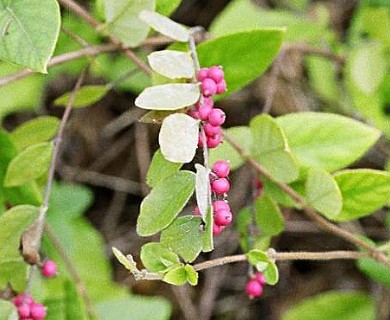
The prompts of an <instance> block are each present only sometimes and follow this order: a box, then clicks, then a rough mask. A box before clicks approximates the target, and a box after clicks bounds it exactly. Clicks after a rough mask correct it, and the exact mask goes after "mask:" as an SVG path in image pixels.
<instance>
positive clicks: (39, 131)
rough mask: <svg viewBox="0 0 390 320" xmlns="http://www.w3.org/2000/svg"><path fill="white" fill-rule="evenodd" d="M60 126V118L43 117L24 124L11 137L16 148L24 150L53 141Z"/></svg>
mask: <svg viewBox="0 0 390 320" xmlns="http://www.w3.org/2000/svg"><path fill="white" fill-rule="evenodd" d="M59 125H60V120H59V119H58V118H56V117H51V116H42V117H38V118H35V119H32V120H30V121H27V122H25V123H23V124H22V125H20V126H19V127H17V128H16V129H15V130H14V131H12V133H11V134H10V137H11V139H12V142H13V143H14V145H15V146H16V148H18V149H19V150H22V149H24V148H26V147H30V146H32V145H34V144H37V143H40V142H45V141H48V140H50V139H52V138H53V137H54V135H55V134H56V132H57V129H58V126H59Z"/></svg>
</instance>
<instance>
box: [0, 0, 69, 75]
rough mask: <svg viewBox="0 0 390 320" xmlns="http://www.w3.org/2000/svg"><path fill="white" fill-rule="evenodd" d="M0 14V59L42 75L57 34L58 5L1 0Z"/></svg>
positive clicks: (51, 1) (40, 0)
mask: <svg viewBox="0 0 390 320" xmlns="http://www.w3.org/2000/svg"><path fill="white" fill-rule="evenodd" d="M43 8H44V9H43ZM0 12H1V14H0V29H1V30H2V34H1V35H0V37H1V41H0V59H2V60H5V61H9V62H12V63H15V64H17V65H20V66H23V67H27V68H29V69H32V70H34V71H38V72H42V73H46V71H47V70H46V66H47V63H48V61H49V59H50V58H51V56H52V54H53V51H54V48H55V45H56V42H57V38H58V34H59V31H60V23H61V21H60V8H59V5H58V2H57V1H55V0H29V1H27V2H26V1H15V0H1V1H0Z"/></svg>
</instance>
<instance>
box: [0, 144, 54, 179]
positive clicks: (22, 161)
mask: <svg viewBox="0 0 390 320" xmlns="http://www.w3.org/2000/svg"><path fill="white" fill-rule="evenodd" d="M52 152H53V143H50V142H43V143H39V144H35V145H33V146H31V147H28V148H27V149H25V150H23V151H22V152H21V153H19V154H18V155H17V156H16V157H15V158H14V159H13V160H12V161H11V163H10V164H9V166H8V169H7V173H6V175H5V179H4V185H5V186H6V187H15V186H20V185H22V184H24V183H26V182H30V181H32V180H34V179H37V178H39V177H41V176H42V175H43V174H44V173H45V172H47V170H48V169H49V164H50V161H51V156H52Z"/></svg>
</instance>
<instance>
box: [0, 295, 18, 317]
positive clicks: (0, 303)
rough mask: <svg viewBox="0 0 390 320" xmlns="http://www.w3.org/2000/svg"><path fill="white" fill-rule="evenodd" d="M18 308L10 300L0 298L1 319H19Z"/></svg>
mask: <svg viewBox="0 0 390 320" xmlns="http://www.w3.org/2000/svg"><path fill="white" fill-rule="evenodd" d="M18 319H19V316H18V310H16V308H15V306H14V305H13V304H12V303H11V302H8V301H5V300H0V320H18Z"/></svg>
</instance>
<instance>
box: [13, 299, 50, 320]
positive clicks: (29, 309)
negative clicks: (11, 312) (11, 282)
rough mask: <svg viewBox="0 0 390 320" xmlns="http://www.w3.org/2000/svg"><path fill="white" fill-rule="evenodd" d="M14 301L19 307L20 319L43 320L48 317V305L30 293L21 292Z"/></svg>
mask: <svg viewBox="0 0 390 320" xmlns="http://www.w3.org/2000/svg"><path fill="white" fill-rule="evenodd" d="M12 302H13V304H14V306H15V307H16V308H17V309H18V315H19V319H20V320H43V319H45V317H46V307H45V306H44V305H43V304H41V303H37V302H36V301H35V300H34V299H33V297H31V296H30V295H28V294H19V295H18V296H17V297H16V298H15V299H14V300H13V301H12Z"/></svg>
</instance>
